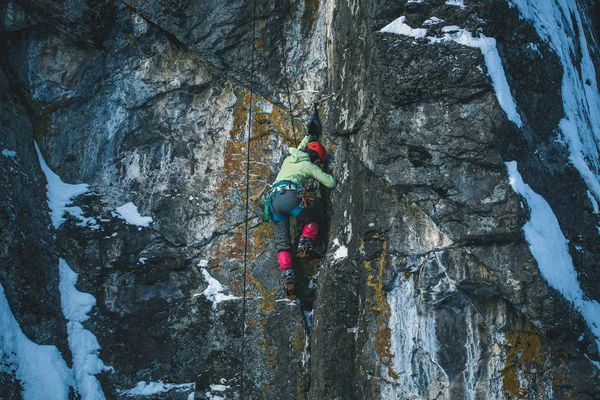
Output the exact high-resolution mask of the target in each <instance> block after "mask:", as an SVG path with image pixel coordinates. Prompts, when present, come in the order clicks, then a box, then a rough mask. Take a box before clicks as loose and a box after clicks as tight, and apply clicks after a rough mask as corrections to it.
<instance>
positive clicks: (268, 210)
mask: <svg viewBox="0 0 600 400" xmlns="http://www.w3.org/2000/svg"><path fill="white" fill-rule="evenodd" d="M284 190H294V191H295V192H296V193H298V195H299V196H301V199H302V200H301V201H300V204H298V205H297V206H296V207H294V208H293V209H292V208H290V207H288V205H287V204H285V202H284V201H283V199H282V198H281V192H283V191H284ZM275 198H277V199H278V200H279V201H280V202H281V204H283V206H284V207H285V208H286V209H287V210H288V213H287V214H277V213H275V209H274V208H273V200H274V199H275ZM307 207H308V200H307V198H306V191H305V190H304V188H303V187H302V186H300V185H298V184H296V183H294V182H292V181H287V180H286V181H280V182H276V183H274V184H273V186H272V188H271V191H270V192H269V194H268V195H267V197H266V198H265V201H264V203H263V210H264V216H265V219H266V220H269V221H273V222H279V221H283V220H284V219H288V218H289V217H290V216H291V217H294V218H295V217H297V216H298V215H300V213H301V212H302V210H303V209H305V208H307Z"/></svg>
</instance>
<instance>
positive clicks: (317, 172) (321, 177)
mask: <svg viewBox="0 0 600 400" xmlns="http://www.w3.org/2000/svg"><path fill="white" fill-rule="evenodd" d="M310 173H311V175H312V176H313V178H315V179H316V180H318V181H319V182H321V183H322V184H323V185H325V186H327V187H328V188H330V189H333V188H334V187H335V186H336V184H337V183H336V181H335V178H334V177H333V176H331V175H329V174H327V173H325V172H323V170H321V168H319V167H318V166H316V165H314V164H311V169H310Z"/></svg>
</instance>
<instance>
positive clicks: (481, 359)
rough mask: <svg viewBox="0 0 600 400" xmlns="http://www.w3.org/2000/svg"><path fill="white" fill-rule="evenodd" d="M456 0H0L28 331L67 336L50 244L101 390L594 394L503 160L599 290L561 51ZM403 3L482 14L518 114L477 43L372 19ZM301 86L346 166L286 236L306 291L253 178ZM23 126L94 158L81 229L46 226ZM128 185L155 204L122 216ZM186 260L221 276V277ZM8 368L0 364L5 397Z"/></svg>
mask: <svg viewBox="0 0 600 400" xmlns="http://www.w3.org/2000/svg"><path fill="white" fill-rule="evenodd" d="M466 3H467V4H466V6H465V7H464V8H461V7H456V6H451V5H448V4H446V2H445V1H444V0H427V1H426V2H422V3H418V2H404V1H403V2H392V1H387V0H379V1H375V2H373V1H362V0H359V1H354V2H342V1H333V0H332V1H308V0H307V1H305V2H299V3H293V2H291V1H287V0H280V1H276V2H265V1H257V2H256V5H257V8H256V14H254V9H253V8H252V5H253V4H254V3H252V2H249V1H241V0H240V1H231V2H220V1H204V2H184V1H178V2H174V3H173V2H165V1H153V0H152V1H136V0H134V1H131V2H111V1H102V2H90V1H71V0H69V1H63V2H56V1H52V0H42V1H29V0H23V1H19V2H12V1H0V11H3V14H2V15H3V16H2V18H1V21H0V49H1V50H2V52H1V55H0V63H1V64H0V66H1V68H0V100H1V101H0V111H1V114H0V119H1V122H2V126H1V127H0V132H1V135H0V151H2V150H3V149H8V150H11V151H13V150H14V151H15V152H16V154H17V155H16V156H15V157H9V156H5V155H0V172H1V173H0V188H1V189H2V190H1V191H0V205H1V207H0V223H1V225H0V228H1V234H0V261H2V267H0V283H1V284H2V285H3V287H4V290H5V292H6V294H7V298H8V300H9V303H10V306H11V310H12V311H13V313H14V314H15V317H16V318H17V320H18V321H19V323H20V324H21V327H22V329H23V331H24V332H25V333H26V334H27V335H28V337H29V338H30V339H31V340H32V341H34V342H36V343H39V344H53V345H56V346H57V347H58V348H59V349H60V350H61V352H62V354H63V357H64V358H65V360H66V361H67V363H70V362H71V356H70V354H69V350H68V347H67V345H66V325H65V321H64V318H63V316H62V313H61V310H60V299H59V293H58V273H57V271H58V268H57V265H58V258H59V257H63V258H65V259H66V260H67V261H68V263H69V265H70V266H71V267H72V268H73V270H75V271H76V272H77V273H78V274H79V281H78V286H77V287H78V289H79V290H80V291H82V292H86V293H90V294H92V295H93V296H94V297H95V298H96V300H97V306H96V307H95V308H94V309H93V311H92V313H91V318H90V319H89V320H88V321H86V322H85V324H84V325H85V327H86V328H87V329H89V330H90V331H91V332H93V333H94V334H95V335H96V337H97V338H98V341H99V343H100V345H101V348H102V349H101V351H100V354H99V356H100V358H101V359H102V360H103V361H104V362H105V363H106V364H107V365H109V366H111V367H112V368H113V370H110V371H105V372H104V373H102V374H101V375H99V376H98V379H99V381H100V382H101V385H102V389H103V391H104V393H105V395H106V397H107V398H111V399H112V398H124V397H125V394H124V393H123V391H124V390H127V389H131V388H133V387H134V386H135V385H136V384H137V383H138V382H140V381H145V382H150V381H154V382H157V381H162V382H165V383H174V384H181V383H193V384H194V385H195V389H193V390H190V389H187V390H183V391H177V390H170V391H168V392H166V393H162V394H158V395H155V396H152V398H165V399H188V398H189V396H190V394H191V393H192V392H194V396H195V397H194V398H196V399H210V398H215V396H222V397H224V398H227V399H240V398H247V399H274V400H275V399H314V400H317V399H319V400H321V399H325V400H335V399H344V400H349V399H367V398H369V399H375V398H379V399H404V398H423V399H428V398H443V399H455V398H529V399H538V398H557V399H559V398H578V399H594V398H599V395H598V390H597V388H598V386H599V383H600V377H599V373H598V370H597V369H596V368H595V367H594V366H593V364H591V363H590V360H588V358H586V357H589V358H590V359H592V360H598V348H597V346H596V344H595V339H594V336H593V334H592V332H590V330H589V329H588V327H587V326H586V323H585V321H584V320H583V319H582V317H581V316H580V314H579V313H578V312H577V311H576V310H575V309H574V308H573V307H572V305H571V304H569V303H568V302H567V301H566V300H565V299H564V297H562V295H561V294H560V293H558V292H557V291H556V290H554V289H552V288H551V287H549V286H548V284H547V283H546V281H545V280H544V278H543V277H542V276H541V274H540V272H539V270H538V267H537V264H536V261H535V260H534V258H533V257H532V255H531V254H530V251H529V248H528V246H527V243H526V242H525V239H524V237H523V233H522V231H521V227H522V226H523V224H524V223H525V222H526V221H527V220H528V218H529V209H528V208H527V204H525V202H524V200H523V199H521V198H520V197H519V196H517V195H516V194H515V193H514V192H513V190H512V188H511V187H510V185H509V182H508V177H507V173H506V168H505V166H504V162H505V161H509V160H516V161H517V162H518V165H519V171H520V172H521V174H522V175H523V177H524V179H525V181H526V182H527V183H529V184H530V185H531V187H532V188H533V189H534V190H535V191H536V192H537V193H539V194H541V195H542V196H543V197H544V198H545V199H546V200H547V201H548V203H549V204H550V205H551V207H552V208H553V210H554V212H555V214H556V216H557V218H558V221H559V223H560V226H561V228H562V230H563V233H564V234H565V237H566V238H567V239H568V240H569V246H570V251H571V255H572V256H573V261H574V264H575V266H576V269H577V271H578V273H579V282H580V284H581V286H582V289H583V290H584V292H585V294H586V295H587V296H588V298H590V299H595V300H600V298H599V297H598V293H600V292H599V290H598V289H600V288H599V286H598V285H600V283H599V282H600V280H599V279H596V277H597V275H598V270H597V268H596V266H597V265H598V263H599V262H600V260H599V258H600V251H599V246H600V241H599V240H598V235H597V228H596V226H597V224H598V216H597V214H594V213H593V211H594V210H593V208H592V206H591V203H590V202H589V200H588V199H587V196H586V195H585V192H586V187H585V184H584V183H583V181H582V180H581V178H580V177H579V174H578V173H577V171H576V170H575V169H574V168H573V167H572V165H571V164H570V163H569V159H568V154H567V152H566V151H565V148H564V147H563V146H562V145H561V144H560V142H559V141H557V140H556V132H555V129H556V126H557V124H558V121H559V120H560V118H561V115H562V100H561V95H560V82H561V79H562V71H561V67H560V63H559V62H558V60H557V58H556V56H555V55H554V53H553V52H552V50H551V49H550V48H549V47H548V45H547V44H545V43H543V42H541V41H540V39H539V37H538V36H537V34H536V32H535V31H534V30H533V28H532V27H531V26H530V25H529V24H528V23H526V22H525V21H524V20H521V19H519V16H518V14H517V11H516V10H515V9H514V8H510V7H509V6H508V5H507V3H505V2H495V1H489V0H480V1H473V2H469V1H467V2H466ZM581 6H582V7H584V6H585V7H588V9H589V10H591V7H592V5H591V3H585V2H582V3H581ZM402 15H405V16H406V17H407V20H408V23H409V24H410V25H411V26H413V27H419V26H421V24H422V23H423V22H424V21H425V20H426V19H427V18H429V17H431V16H433V15H435V16H437V17H439V18H442V19H444V24H443V25H440V26H437V27H436V26H433V27H431V28H430V32H429V33H430V34H431V35H441V27H442V26H445V25H459V26H461V27H463V28H468V29H470V30H472V31H474V32H475V31H476V30H482V31H483V32H484V33H485V34H486V35H487V36H490V37H495V38H496V39H497V43H498V50H499V54H500V56H501V59H502V63H503V65H504V68H505V71H506V73H507V80H508V82H509V84H510V86H511V89H512V91H513V92H514V96H515V100H516V102H517V104H518V107H519V112H520V113H521V116H522V118H523V121H524V126H523V128H522V129H518V128H517V127H516V126H515V125H514V124H513V123H511V122H510V121H509V120H508V119H507V118H506V115H505V113H504V111H503V110H502V109H501V107H500V106H499V104H498V102H497V99H496V96H495V94H494V91H493V88H492V86H491V82H490V79H489V77H488V76H487V75H486V71H485V62H484V60H483V57H482V55H481V53H480V51H479V50H478V49H476V48H469V47H465V46H461V45H459V44H457V43H454V42H442V43H437V44H431V43H428V42H426V41H425V40H420V39H413V38H408V37H405V36H400V35H395V34H390V33H381V32H379V30H380V29H381V28H382V27H383V26H385V25H386V24H388V23H389V22H391V21H393V20H394V19H396V18H398V17H400V16H402ZM254 16H255V17H256V32H255V34H254V35H253V32H252V29H253V26H254V19H253V17H254ZM590 32H591V30H590ZM253 37H254V42H253V41H252V39H253ZM528 43H535V44H536V45H537V48H538V51H533V50H532V49H531V47H530V46H527V44H528ZM282 48H283V50H284V51H282ZM596 51H597V49H596ZM253 53H254V54H255V56H256V60H257V61H256V76H255V77H254V83H255V85H254V86H253V89H254V92H253V93H254V97H253V98H252V99H251V98H250V90H249V86H248V83H249V81H250V79H251V70H252V64H251V60H252V54H253ZM597 54H598V53H597V52H596V53H594V57H596V58H597ZM287 83H289V84H290V91H291V93H290V94H291V98H290V100H291V103H292V105H293V114H294V116H295V122H294V129H292V126H291V123H290V119H289V113H288V110H287V108H285V107H284V104H285V105H286V106H287V104H288V103H287V102H288V99H287V93H286V84H287ZM318 99H322V101H321V103H320V104H319V107H320V111H321V116H322V118H323V121H324V126H325V128H326V129H325V130H326V133H325V135H324V138H323V141H324V143H325V144H326V145H327V147H328V148H329V149H330V150H331V151H332V153H334V157H332V160H331V161H332V162H331V166H332V167H333V168H334V171H335V172H334V174H335V176H336V177H337V178H338V180H339V186H338V188H336V189H334V190H327V189H322V190H320V191H318V192H316V193H313V194H311V196H312V197H313V200H314V201H315V202H316V203H317V204H319V205H320V206H321V207H322V208H323V209H324V210H325V211H326V212H325V214H326V216H327V218H326V219H325V220H324V221H323V224H322V233H321V235H320V238H319V240H320V244H319V248H320V249H321V250H322V253H323V259H322V262H321V263H320V264H312V263H308V262H305V261H304V262H301V261H299V260H295V261H294V267H295V269H296V272H297V276H298V294H299V297H300V299H301V300H302V306H299V305H298V304H293V303H290V302H288V301H287V300H285V299H283V293H282V291H281V289H280V283H279V277H278V270H277V261H276V254H275V250H274V247H273V245H272V243H271V242H272V239H271V237H272V229H271V227H270V226H269V225H268V224H267V223H265V222H263V221H262V220H261V218H260V216H261V212H262V211H261V209H260V207H261V204H260V194H261V192H262V191H263V190H264V188H265V186H266V185H267V184H268V183H271V182H272V180H273V179H274V177H275V175H276V173H277V168H278V167H279V165H280V163H281V161H282V159H283V157H285V155H286V154H287V153H286V148H287V146H290V145H294V143H295V142H297V141H298V140H299V139H300V137H301V134H302V131H303V130H304V126H303V122H306V120H307V117H308V116H309V114H310V113H311V106H312V102H314V101H315V100H318ZM251 105H252V122H253V124H252V131H251V132H252V140H251V142H250V146H249V148H248V146H247V143H246V139H247V135H248V118H249V111H250V106H251ZM294 131H295V133H296V136H297V137H294ZM34 139H35V140H37V141H38V143H39V144H40V147H41V149H42V152H43V154H44V157H45V158H46V160H47V162H48V164H49V165H50V167H51V168H52V169H53V170H54V171H55V172H56V173H57V174H58V175H60V176H61V178H62V179H63V180H64V181H65V182H69V183H81V182H85V183H88V184H90V188H91V192H90V193H88V194H87V195H85V196H80V197H79V198H77V199H76V200H75V204H76V205H78V206H80V207H81V209H82V210H83V212H84V215H85V216H86V217H93V218H95V220H96V222H97V225H98V226H97V229H92V228H91V227H90V226H89V225H86V224H81V223H80V221H79V220H78V219H76V218H73V217H69V218H68V219H67V221H66V222H65V223H64V224H63V226H62V227H61V228H60V229H59V230H57V231H56V230H54V229H53V228H51V224H50V219H49V216H48V214H47V211H48V209H47V208H46V206H45V197H46V194H45V179H44V176H43V174H42V172H41V170H40V168H39V163H38V160H37V156H36V153H35V149H34V147H33V141H34ZM248 151H250V171H249V172H250V175H249V176H250V181H249V193H248V195H249V196H250V198H251V201H250V207H249V214H248V218H246V197H247V196H248V195H247V194H246V181H245V177H246V167H247V165H246V155H247V152H248ZM128 202H133V203H134V204H135V205H136V206H137V207H138V209H139V212H140V214H141V215H143V216H150V217H152V219H153V222H152V223H151V224H150V226H148V227H138V226H134V225H131V224H127V223H126V222H125V221H124V220H123V219H121V218H119V216H118V215H117V214H116V213H115V209H116V208H117V207H119V206H121V205H123V204H125V203H128ZM246 223H247V225H246ZM246 226H247V228H248V231H247V233H248V236H247V237H248V239H249V241H248V243H247V244H248V247H247V248H246V246H245V245H246ZM297 231H298V227H295V228H294V233H295V236H297V234H298V232H297ZM246 251H247V255H248V258H247V260H246V259H245V254H246ZM245 261H247V262H245ZM203 269H205V270H206V272H208V273H209V274H210V275H211V276H212V278H214V279H216V280H218V281H219V282H220V283H221V284H222V285H223V287H224V289H223V290H224V294H227V295H231V296H234V297H235V298H233V299H229V300H226V301H222V302H219V303H217V304H214V303H212V302H211V301H210V300H209V299H208V298H207V296H206V295H205V294H204V291H205V290H206V289H207V288H208V286H209V281H208V280H207V276H206V272H203ZM245 272H246V273H245ZM244 276H245V277H246V280H244ZM244 284H245V285H246V292H245V293H246V301H245V302H244V301H243V294H244ZM244 305H245V308H244ZM310 311H312V314H309V312H310ZM309 315H310V316H311V317H312V321H311V322H312V324H311V325H310V326H309V325H308V324H307V319H306V318H307V316H309ZM244 323H245V325H244ZM242 351H243V352H242ZM596 362H597V361H596ZM211 385H212V386H211ZM214 385H223V387H220V388H219V387H215V386H214ZM223 388H224V390H223V391H221V390H219V389H223ZM20 390H21V389H20V386H19V382H18V381H17V380H16V379H15V377H14V376H11V375H10V374H7V373H5V374H0V397H2V398H6V399H13V398H15V399H16V398H19V393H20ZM138 397H139V398H144V397H143V396H138ZM146 398H150V397H148V396H146Z"/></svg>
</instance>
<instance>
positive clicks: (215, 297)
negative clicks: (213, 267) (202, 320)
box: [202, 268, 240, 309]
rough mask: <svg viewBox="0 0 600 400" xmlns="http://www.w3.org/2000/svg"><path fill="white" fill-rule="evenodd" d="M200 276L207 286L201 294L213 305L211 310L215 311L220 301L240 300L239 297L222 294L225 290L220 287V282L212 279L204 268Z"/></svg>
mask: <svg viewBox="0 0 600 400" xmlns="http://www.w3.org/2000/svg"><path fill="white" fill-rule="evenodd" d="M202 276H203V277H204V280H205V281H206V283H207V284H208V287H207V288H206V289H205V290H204V292H202V294H203V295H204V296H205V297H206V298H207V299H208V300H210V301H211V302H212V303H213V309H216V308H217V304H219V303H220V302H222V301H227V300H237V299H240V297H237V296H233V295H230V294H223V291H224V290H225V289H224V288H223V285H221V282H219V281H218V280H216V279H215V278H213V277H212V276H211V275H210V273H209V272H208V271H207V270H206V269H205V268H202Z"/></svg>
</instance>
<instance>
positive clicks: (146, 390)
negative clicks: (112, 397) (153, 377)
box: [119, 381, 196, 397]
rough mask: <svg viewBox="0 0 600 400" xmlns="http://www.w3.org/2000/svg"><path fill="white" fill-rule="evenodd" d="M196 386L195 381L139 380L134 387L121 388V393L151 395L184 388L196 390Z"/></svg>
mask: <svg viewBox="0 0 600 400" xmlns="http://www.w3.org/2000/svg"><path fill="white" fill-rule="evenodd" d="M195 388H196V384H195V383H180V384H175V383H163V382H162V381H158V382H149V383H146V382H144V381H141V382H138V384H137V385H135V387H134V388H133V389H129V390H120V391H119V394H122V395H125V396H127V397H133V396H151V395H153V394H159V393H165V392H168V391H170V390H173V389H175V390H177V391H178V392H179V391H184V390H194V389H195Z"/></svg>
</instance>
